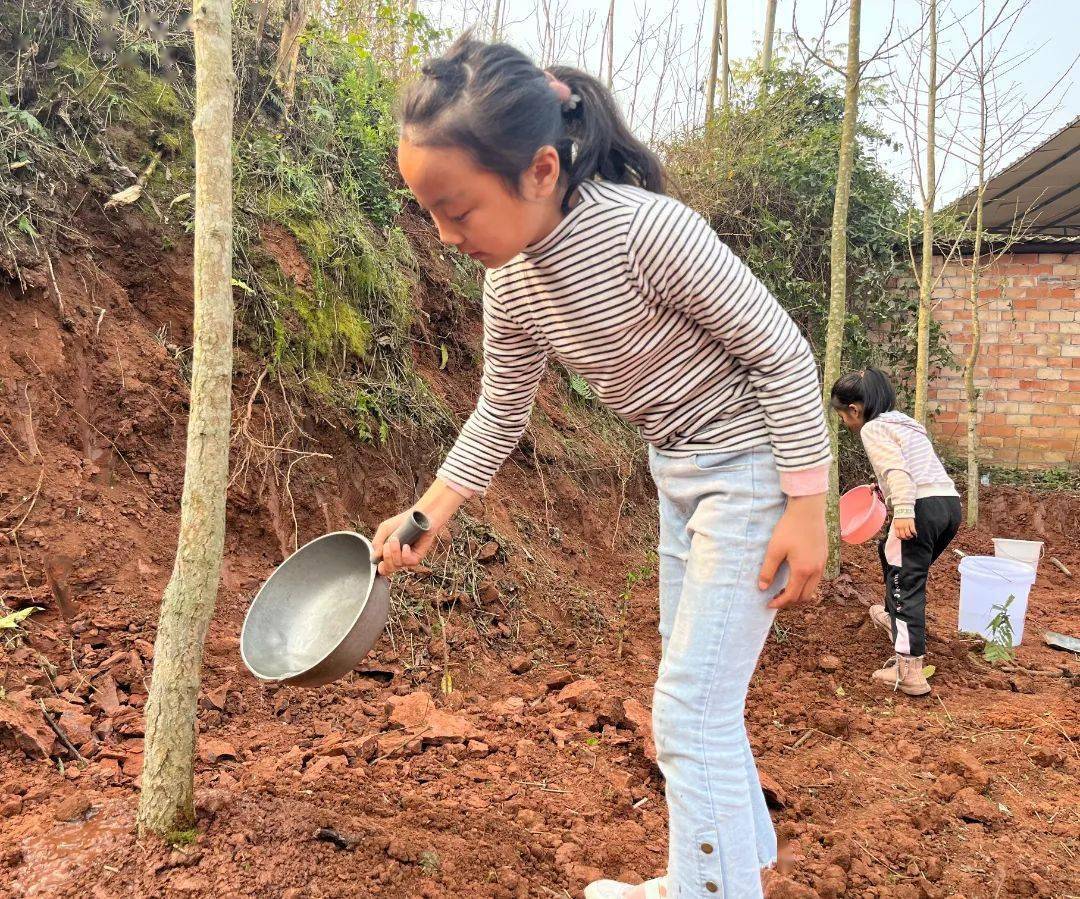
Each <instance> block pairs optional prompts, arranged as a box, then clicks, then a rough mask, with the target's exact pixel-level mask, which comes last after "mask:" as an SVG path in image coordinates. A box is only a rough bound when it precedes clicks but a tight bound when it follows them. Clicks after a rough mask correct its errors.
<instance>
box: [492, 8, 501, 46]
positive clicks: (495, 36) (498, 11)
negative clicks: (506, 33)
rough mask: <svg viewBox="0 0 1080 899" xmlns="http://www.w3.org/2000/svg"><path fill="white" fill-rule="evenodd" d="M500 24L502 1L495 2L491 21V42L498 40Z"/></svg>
mask: <svg viewBox="0 0 1080 899" xmlns="http://www.w3.org/2000/svg"><path fill="white" fill-rule="evenodd" d="M501 23H502V0H495V17H494V18H493V19H492V20H491V42H492V43H495V41H497V40H498V39H499V32H500V30H501V28H500V25H501Z"/></svg>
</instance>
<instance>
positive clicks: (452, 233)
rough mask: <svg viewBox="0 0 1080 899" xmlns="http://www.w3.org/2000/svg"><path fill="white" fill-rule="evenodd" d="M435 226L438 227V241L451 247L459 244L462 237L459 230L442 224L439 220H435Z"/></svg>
mask: <svg viewBox="0 0 1080 899" xmlns="http://www.w3.org/2000/svg"><path fill="white" fill-rule="evenodd" d="M436 226H437V227H438V229H439V240H440V241H442V242H443V243H444V244H448V245H449V246H452V247H457V246H460V245H461V243H462V240H463V238H462V235H461V232H460V231H458V230H457V229H455V228H453V227H452V226H451V225H449V224H443V223H441V222H436Z"/></svg>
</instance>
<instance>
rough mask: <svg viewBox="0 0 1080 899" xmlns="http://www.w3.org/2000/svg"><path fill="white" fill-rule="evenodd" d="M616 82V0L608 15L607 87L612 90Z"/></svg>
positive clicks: (609, 8) (613, 1)
mask: <svg viewBox="0 0 1080 899" xmlns="http://www.w3.org/2000/svg"><path fill="white" fill-rule="evenodd" d="M614 82H615V0H611V5H610V6H609V7H608V14H607V86H608V90H611V88H612V86H613V84H614Z"/></svg>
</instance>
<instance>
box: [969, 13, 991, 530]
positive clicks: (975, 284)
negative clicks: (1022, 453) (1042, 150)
mask: <svg viewBox="0 0 1080 899" xmlns="http://www.w3.org/2000/svg"><path fill="white" fill-rule="evenodd" d="M981 13H982V28H981V31H982V32H983V33H985V31H986V4H985V3H982V4H981ZM984 41H985V34H984V36H981V37H980V38H979V155H978V178H979V182H978V188H977V189H976V192H975V241H974V246H973V247H972V249H971V283H970V285H969V290H968V303H969V305H970V306H971V352H969V353H968V356H967V359H965V360H964V390H965V393H966V394H967V414H968V420H967V488H968V489H967V524H968V527H972V528H973V527H975V526H977V525H978V523H979V391H978V390H977V389H976V388H975V364H976V363H977V362H978V360H979V343H980V340H981V339H982V323H981V322H980V320H979V280H980V276H981V274H982V264H981V263H982V236H983V197H984V196H985V194H986V69H985V66H986V61H985V49H984V48H985V43H984Z"/></svg>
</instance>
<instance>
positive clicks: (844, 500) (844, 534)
mask: <svg viewBox="0 0 1080 899" xmlns="http://www.w3.org/2000/svg"><path fill="white" fill-rule="evenodd" d="M887 517H888V515H887V511H886V509H885V501H884V500H883V499H882V498H881V493H880V492H879V491H878V489H877V487H875V486H874V485H872V484H867V485H865V486H863V487H855V488H853V489H851V490H849V491H848V492H847V493H845V494H844V495H843V496H841V497H840V539H841V540H843V541H844V542H845V543H865V542H866V541H867V540H869V539H870V538H871V537H873V536H874V535H875V534H876V533H877V532H878V531H880V530H881V526H882V525H883V524H885V519H886V518H887Z"/></svg>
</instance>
